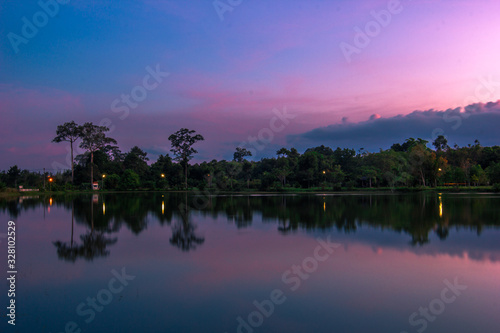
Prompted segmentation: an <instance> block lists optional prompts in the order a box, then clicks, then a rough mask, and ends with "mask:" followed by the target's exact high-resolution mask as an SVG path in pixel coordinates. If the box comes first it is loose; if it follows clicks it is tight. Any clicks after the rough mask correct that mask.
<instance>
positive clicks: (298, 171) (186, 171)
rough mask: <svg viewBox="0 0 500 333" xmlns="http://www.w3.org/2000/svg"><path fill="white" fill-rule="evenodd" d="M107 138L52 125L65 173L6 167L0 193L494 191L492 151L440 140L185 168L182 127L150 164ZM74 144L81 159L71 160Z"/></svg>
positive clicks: (499, 157)
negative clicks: (64, 154)
mask: <svg viewBox="0 0 500 333" xmlns="http://www.w3.org/2000/svg"><path fill="white" fill-rule="evenodd" d="M108 131H109V129H108V128H107V127H105V126H97V125H94V124H92V123H85V124H83V125H78V124H76V123H75V122H74V121H72V122H68V123H65V124H63V125H59V126H57V130H56V136H55V137H54V139H53V142H56V143H58V142H68V143H69V144H70V146H71V170H68V171H63V172H58V173H57V174H55V175H51V174H47V173H46V174H44V175H40V174H38V173H33V172H30V171H28V170H20V169H19V168H18V167H17V166H13V167H11V168H10V169H9V170H8V171H3V172H2V173H0V188H5V187H17V186H19V185H23V186H25V187H38V188H42V186H43V184H46V182H45V180H46V179H47V177H51V179H52V180H53V181H52V182H51V183H50V187H51V188H50V189H51V190H72V189H81V190H85V189H91V188H92V183H93V182H96V181H98V182H99V183H100V185H101V188H103V187H104V188H105V189H107V190H184V189H195V188H196V189H199V190H205V189H210V190H222V191H243V190H263V191H266V190H284V189H290V190H291V189H294V188H296V189H307V188H310V189H311V188H313V189H314V188H320V189H327V190H342V189H352V188H387V187H390V188H394V187H436V186H443V185H449V186H484V185H495V184H500V147H499V146H492V147H483V146H481V144H480V142H479V141H477V140H476V141H475V142H474V144H469V145H467V146H464V147H459V146H458V145H455V146H453V147H450V146H449V145H448V142H447V139H446V138H445V137H444V136H442V135H440V136H438V137H437V138H436V139H435V140H434V141H433V142H432V146H433V147H434V149H431V148H429V147H428V143H429V142H428V141H426V140H423V139H421V138H417V139H414V138H409V139H406V140H405V141H404V142H402V143H395V144H393V145H392V146H391V148H389V149H386V150H382V149H381V150H380V151H378V152H368V151H366V150H365V149H363V148H361V149H360V150H358V151H357V152H356V151H355V150H354V149H348V148H340V147H338V148H336V149H335V150H334V149H332V148H330V147H326V146H324V145H321V146H318V147H313V148H309V149H307V150H306V151H305V152H304V153H302V154H301V153H299V152H298V151H297V149H295V148H291V149H287V148H281V149H279V150H277V151H276V157H271V158H262V159H261V160H260V161H252V160H249V158H250V157H251V156H252V154H251V152H250V151H249V150H247V149H245V148H242V147H236V148H235V152H234V154H233V160H231V161H226V160H219V161H218V160H215V159H214V160H212V161H209V162H202V163H195V164H190V163H189V161H190V160H191V159H192V158H193V157H194V155H195V154H196V153H197V151H196V149H194V148H193V146H194V145H195V144H196V143H197V142H198V141H202V140H204V137H203V136H202V135H201V134H197V133H196V132H195V131H194V130H189V129H187V128H181V129H180V130H178V131H177V132H175V133H173V134H171V135H170V136H169V137H168V139H169V141H170V143H171V147H172V149H171V152H172V156H170V155H169V154H165V155H160V156H159V158H158V159H157V160H156V161H155V162H153V163H151V164H150V163H149V157H148V154H147V152H145V151H144V150H143V149H141V148H139V147H138V146H135V147H133V148H132V149H130V151H128V152H126V153H123V152H121V151H120V149H119V148H118V146H117V142H116V140H115V139H113V138H110V137H108V136H107V132H108ZM77 143H79V147H80V148H82V149H84V150H85V152H84V153H83V154H79V155H77V156H76V157H74V158H73V149H74V145H76V144H77ZM47 186H48V185H47V184H46V185H45V187H46V188H47ZM499 187H500V185H496V186H495V188H496V189H498V188H499Z"/></svg>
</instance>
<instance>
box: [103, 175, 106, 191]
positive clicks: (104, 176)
mask: <svg viewBox="0 0 500 333" xmlns="http://www.w3.org/2000/svg"><path fill="white" fill-rule="evenodd" d="M104 178H106V175H105V174H103V175H102V190H103V191H104Z"/></svg>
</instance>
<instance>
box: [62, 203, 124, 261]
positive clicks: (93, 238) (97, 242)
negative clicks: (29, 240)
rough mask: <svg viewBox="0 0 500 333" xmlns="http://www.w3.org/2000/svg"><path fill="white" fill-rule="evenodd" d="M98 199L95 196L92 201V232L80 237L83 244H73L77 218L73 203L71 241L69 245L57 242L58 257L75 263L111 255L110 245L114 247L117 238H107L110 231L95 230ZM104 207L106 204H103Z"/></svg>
mask: <svg viewBox="0 0 500 333" xmlns="http://www.w3.org/2000/svg"><path fill="white" fill-rule="evenodd" d="M96 201H98V198H97V199H96V197H95V196H94V197H93V198H92V201H90V212H91V214H90V220H91V221H90V226H91V227H90V231H89V232H87V233H86V234H84V235H81V236H80V239H81V241H82V244H80V245H79V244H74V242H73V232H74V223H75V221H74V216H75V202H74V200H72V201H71V241H70V243H69V245H68V243H66V242H62V241H59V240H58V241H55V242H53V244H54V246H55V247H56V249H57V256H58V257H59V259H61V260H65V261H69V262H75V261H76V260H77V259H78V258H83V259H85V260H88V261H92V260H94V258H98V257H106V256H108V255H109V250H108V249H107V247H108V245H113V244H115V243H116V242H117V238H116V237H115V238H110V237H106V235H105V233H106V232H112V231H109V230H105V231H104V230H101V231H95V229H94V204H97V203H96ZM103 207H104V203H103ZM103 215H105V210H103Z"/></svg>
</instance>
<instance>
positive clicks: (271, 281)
mask: <svg viewBox="0 0 500 333" xmlns="http://www.w3.org/2000/svg"><path fill="white" fill-rule="evenodd" d="M499 207H500V196H499V195H493V194H462V193H458V194H438V193H435V194H433V193H427V194H343V195H338V194H335V195H333V194H301V195H272V194H267V195H223V196H222V195H221V196H206V195H203V194H200V195H194V194H189V195H188V194H184V193H121V194H120V193H117V194H95V195H91V194H88V195H75V196H52V197H49V196H40V197H38V198H28V197H22V198H15V199H13V198H12V199H3V200H1V201H0V208H1V209H0V215H1V220H2V225H3V227H2V228H3V230H0V232H1V233H3V234H2V235H0V236H1V238H0V241H1V244H0V248H1V255H0V258H1V260H2V262H4V263H5V264H4V265H3V266H2V267H4V271H6V270H8V269H5V267H7V264H6V263H7V238H6V237H5V236H6V233H7V222H8V221H10V220H12V221H14V222H15V226H16V269H17V276H16V295H15V302H16V303H15V304H16V318H15V319H16V321H15V323H16V325H15V326H11V325H9V324H8V323H7V320H9V318H7V317H5V309H6V307H7V306H8V305H9V304H8V299H7V297H6V296H7V295H6V294H7V290H8V288H9V284H8V282H5V283H4V284H2V286H3V290H2V291H1V294H2V297H1V298H0V299H2V307H1V308H2V309H3V310H2V317H4V318H3V320H2V323H1V324H0V327H1V328H2V330H1V331H2V332H5V331H9V332H35V331H36V332H54V333H55V332H80V331H81V332H220V333H224V332H228V333H229V332H245V333H251V332H325V333H326V332H329V333H330V332H349V333H355V332H384V333H388V332H395V333H401V332H407V333H411V332H424V331H425V332H454V333H455V332H467V333H470V332H482V333H488V332H492V333H493V332H499V331H500V316H499V315H498V313H499V310H500V294H499V292H500V228H499V227H500V209H499ZM5 274H6V273H5ZM4 281H5V280H4Z"/></svg>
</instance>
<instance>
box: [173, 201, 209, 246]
mask: <svg viewBox="0 0 500 333" xmlns="http://www.w3.org/2000/svg"><path fill="white" fill-rule="evenodd" d="M184 202H185V203H181V205H180V206H179V209H180V216H181V219H180V220H177V222H175V223H174V225H173V226H172V237H171V238H170V244H172V245H174V246H176V247H178V248H179V249H181V250H182V251H186V252H187V251H190V250H194V249H196V247H197V246H198V245H201V244H203V243H204V242H205V238H204V237H200V236H198V235H196V233H195V230H196V226H195V225H194V224H193V223H191V222H190V221H189V208H188V206H187V204H186V203H187V194H186V199H185V201H184Z"/></svg>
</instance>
